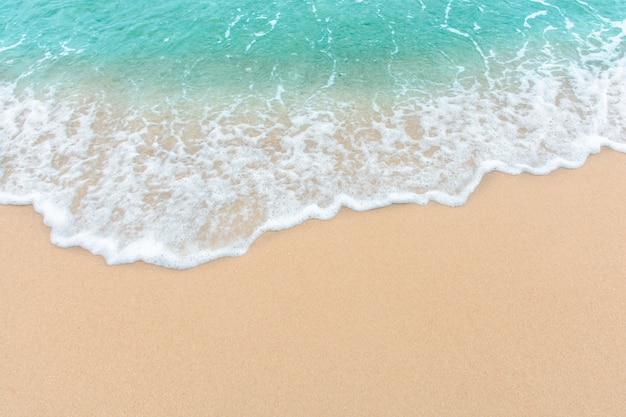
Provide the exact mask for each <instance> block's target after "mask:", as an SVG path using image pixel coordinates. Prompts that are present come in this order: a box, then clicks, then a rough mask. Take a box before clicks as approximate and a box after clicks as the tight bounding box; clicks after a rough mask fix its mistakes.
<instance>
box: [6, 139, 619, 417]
mask: <svg viewBox="0 0 626 417" xmlns="http://www.w3.org/2000/svg"><path fill="white" fill-rule="evenodd" d="M624 178H626V154H623V153H619V152H616V151H612V150H610V149H607V148H603V150H602V152H601V153H600V154H598V155H591V156H590V157H589V158H588V160H587V162H586V163H585V165H583V167H581V168H578V169H575V170H570V169H558V170H556V171H554V172H552V173H550V174H547V175H544V176H533V175H531V174H521V175H519V176H510V175H507V174H502V173H498V172H494V173H490V174H487V175H486V176H485V177H484V178H483V180H482V181H481V183H480V184H479V185H478V187H477V189H476V190H475V191H474V193H473V194H472V195H471V196H470V197H469V200H468V201H467V203H466V204H465V205H463V206H460V207H447V206H442V205H439V204H437V203H429V204H427V205H426V206H418V205H413V204H401V205H393V206H390V207H386V208H382V209H376V210H371V211H366V212H354V211H351V210H349V209H345V208H344V209H342V210H341V212H340V213H339V214H338V215H337V216H335V217H334V218H332V219H330V220H324V221H322V220H309V221H306V222H304V223H302V224H300V225H298V226H295V227H293V228H291V229H287V230H282V231H278V232H267V233H265V234H264V235H262V236H261V237H259V238H258V239H257V240H256V241H255V242H254V243H253V244H252V246H251V247H250V249H249V250H248V252H247V253H246V254H244V255H242V256H240V257H233V258H220V259H217V260H214V261H211V262H209V263H207V264H203V265H200V266H198V267H195V268H192V269H188V270H173V269H165V268H163V267H158V266H154V265H149V264H145V263H142V262H138V263H135V264H130V265H129V264H126V265H116V266H108V265H106V264H105V262H104V260H103V259H102V258H101V257H99V256H95V255H92V254H90V253H88V252H87V251H86V250H84V249H81V248H69V249H62V248H58V247H56V246H54V245H52V244H51V243H50V232H49V229H48V228H47V227H46V226H44V225H43V223H42V219H41V216H40V215H38V214H37V213H35V212H34V210H33V209H32V207H28V206H0V227H1V229H2V230H3V233H2V235H1V237H0V253H2V254H3V258H4V262H3V265H2V271H1V272H0V317H2V318H3V320H2V321H1V322H0V323H1V324H0V335H1V336H0V352H3V353H2V355H1V356H0V358H1V359H0V381H2V382H0V414H1V415H11V416H48V415H64V416H73V415H93V416H110V415H123V414H125V413H126V414H128V415H142V416H143V415H145V416H154V415H168V416H178V415H180V416H183V415H185V416H190V415H219V416H230V415H254V416H264V415H268V416H269V415H302V416H305V415H306V416H314V415H337V416H357V415H358V416H365V415H372V416H374V415H386V414H390V415H451V416H452V415H463V416H483V415H508V416H517V415H519V416H522V415H554V416H557V415H558V416H560V415H563V416H565V415H567V416H587V415H589V416H591V415H606V416H613V415H615V416H617V415H619V413H621V412H623V404H625V403H626V321H624V319H623V317H625V316H626V273H625V272H624V271H626V255H625V254H626V220H624V213H626V187H624V186H623V181H624Z"/></svg>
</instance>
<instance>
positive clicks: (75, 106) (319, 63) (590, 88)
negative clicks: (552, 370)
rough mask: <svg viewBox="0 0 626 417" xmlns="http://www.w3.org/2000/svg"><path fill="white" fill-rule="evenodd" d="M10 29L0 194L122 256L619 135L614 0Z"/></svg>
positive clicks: (379, 6)
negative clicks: (32, 208) (32, 206)
mask: <svg viewBox="0 0 626 417" xmlns="http://www.w3.org/2000/svg"><path fill="white" fill-rule="evenodd" d="M0 23H1V25H0V63H1V66H0V106H1V108H2V113H1V114H2V124H1V125H0V164H1V165H0V202H3V203H9V204H34V205H35V208H36V209H37V210H38V211H40V212H42V213H43V214H44V217H45V220H46V222H47V223H48V224H49V225H50V226H51V227H52V239H53V241H54V242H55V243H57V244H59V245H62V246H71V245H81V246H84V247H86V248H88V249H90V250H91V251H93V252H95V253H99V254H102V255H103V256H105V257H106V258H107V260H108V261H109V262H111V263H119V262H132V261H135V260H139V259H142V260H145V261H148V262H153V263H157V264H161V265H166V266H171V267H181V268H182V267H190V266H194V265H197V264H198V263H201V262H205V261H208V260H211V259H214V258H217V257H220V256H226V255H236V254H241V253H243V252H244V251H245V250H246V249H247V248H248V246H249V245H250V244H251V242H252V241H253V240H254V239H255V238H256V237H257V236H258V235H259V234H261V233H262V232H263V231H265V230H274V229H281V228H285V227H289V226H292V225H294V224H297V223H299V222H301V221H303V220H305V219H307V218H311V217H317V218H329V217H331V216H333V215H334V214H335V213H336V212H337V211H338V210H339V208H340V207H341V206H349V207H352V208H355V209H359V210H364V209H370V208H375V207H380V206H384V205H388V204H391V203H397V202H414V203H421V204H423V203H426V202H427V201H430V200H436V201H440V202H442V203H445V204H450V205H457V204H462V203H463V202H464V201H465V199H466V198H467V197H468V195H469V194H470V193H471V192H472V190H473V189H474V188H475V186H476V185H477V184H478V182H479V181H480V179H481V177H482V175H483V174H484V173H486V172H488V171H491V170H494V169H498V170H502V171H505V172H510V173H519V172H521V171H529V172H534V173H540V174H543V173H547V172H549V171H551V170H553V169H555V168H557V167H559V166H570V167H575V166H579V165H581V164H582V163H583V162H584V160H585V159H586V157H587V156H588V155H589V153H592V152H598V151H599V149H600V147H601V146H610V147H612V148H614V149H617V150H621V151H626V135H625V133H626V104H625V103H626V66H625V58H626V57H625V52H626V42H625V36H626V34H625V29H626V3H624V2H622V1H614V0H610V1H609V0H593V1H573V0H572V1H565V0H561V1H554V0H552V1H543V0H536V1H506V2H504V1H502V2H486V1H471V0H449V1H439V0H429V1H427V0H424V1H421V0H418V1H399V0H391V1H376V0H371V1H367V0H362V1H355V0H352V1H347V0H346V1H329V0H322V1H314V0H300V1H297V0H281V1H274V2H267V1H252V0H248V1H239V2H225V1H185V2H183V1H150V2H148V1H144V0H139V1H134V2H130V1H119V0H118V1H111V2H94V1H87V0H74V1H69V0H57V1H32V0H30V1H29V0H26V1H14V0H8V1H5V2H4V7H3V9H2V11H0Z"/></svg>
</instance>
